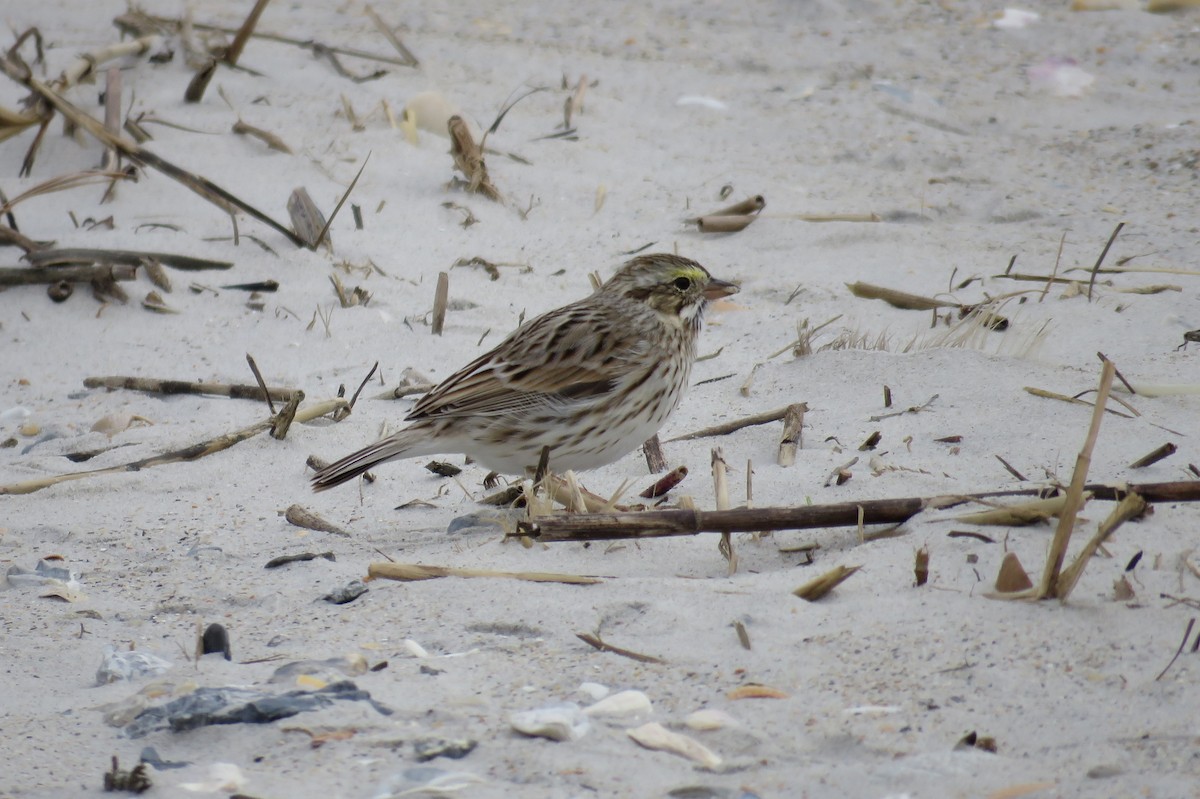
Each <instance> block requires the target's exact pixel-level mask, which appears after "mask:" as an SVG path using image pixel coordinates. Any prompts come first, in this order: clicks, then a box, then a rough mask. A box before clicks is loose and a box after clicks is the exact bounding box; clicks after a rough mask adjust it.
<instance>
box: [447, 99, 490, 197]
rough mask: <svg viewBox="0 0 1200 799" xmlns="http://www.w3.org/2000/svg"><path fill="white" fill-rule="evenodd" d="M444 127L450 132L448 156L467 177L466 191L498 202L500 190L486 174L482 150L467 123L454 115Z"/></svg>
mask: <svg viewBox="0 0 1200 799" xmlns="http://www.w3.org/2000/svg"><path fill="white" fill-rule="evenodd" d="M497 121H499V120H497ZM446 128H447V131H448V132H449V134H450V156H451V157H452V158H453V159H454V167H455V168H456V169H457V170H458V171H459V172H461V173H462V174H463V177H465V178H466V179H467V186H466V190H467V192H468V193H469V194H482V195H483V196H484V197H487V198H488V199H489V200H494V201H496V202H500V199H501V198H500V192H499V191H498V190H497V189H496V187H495V186H494V185H492V179H491V178H490V177H489V176H488V170H487V164H486V163H485V162H484V160H483V150H482V149H481V147H480V145H479V144H477V143H476V142H475V137H474V136H472V135H471V131H470V129H469V128H468V127H467V123H466V122H464V121H463V118H462V117H460V116H458V115H455V116H452V117H450V119H449V120H448V121H447V123H446Z"/></svg>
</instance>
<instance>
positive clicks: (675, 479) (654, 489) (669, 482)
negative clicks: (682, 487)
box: [638, 466, 688, 499]
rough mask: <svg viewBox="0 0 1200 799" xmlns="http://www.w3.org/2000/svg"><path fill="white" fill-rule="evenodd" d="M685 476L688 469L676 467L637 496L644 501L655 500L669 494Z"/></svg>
mask: <svg viewBox="0 0 1200 799" xmlns="http://www.w3.org/2000/svg"><path fill="white" fill-rule="evenodd" d="M687 475H688V468H687V467H686V466H677V467H676V468H674V469H672V470H671V471H669V472H667V473H666V474H665V475H663V477H661V478H660V479H658V480H656V481H655V483H654V485H652V486H650V487H649V488H647V489H646V490H645V491H643V492H642V493H640V494H638V496H640V497H645V498H646V499H657V498H658V497H661V496H664V495H666V494H668V493H670V492H671V491H672V490H673V489H674V488H675V486H677V485H679V484H680V483H682V482H683V478H685V477H687Z"/></svg>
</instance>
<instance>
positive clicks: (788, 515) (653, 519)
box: [513, 480, 1200, 542]
mask: <svg viewBox="0 0 1200 799" xmlns="http://www.w3.org/2000/svg"><path fill="white" fill-rule="evenodd" d="M1084 489H1085V490H1086V491H1088V492H1089V493H1091V494H1093V497H1094V499H1101V500H1121V499H1123V498H1124V497H1126V496H1127V495H1129V494H1130V493H1137V494H1139V495H1140V496H1141V497H1142V498H1143V499H1145V500H1146V501H1147V502H1200V480H1186V481H1182V482H1173V483H1132V484H1122V485H1106V484H1103V483H1094V484H1090V485H1086V486H1084ZM1037 494H1038V489H1016V490H1011V491H989V492H983V493H976V494H962V495H947V496H940V497H901V498H897V499H873V500H864V501H863V502H838V503H833V504H829V505H800V506H796V507H776V508H749V509H747V508H734V509H732V510H722V511H699V510H682V509H675V510H659V511H643V512H640V513H639V512H629V513H589V514H582V513H581V514H575V515H572V516H539V517H538V518H537V519H534V520H531V521H522V522H518V524H517V532H516V533H514V534H513V535H515V536H528V537H530V538H534V539H537V540H540V541H545V542H555V541H601V540H614V539H628V538H664V537H668V536H680V535H698V534H700V533H752V532H755V531H757V530H804V529H812V528H817V527H855V526H857V525H858V524H859V513H860V512H861V513H862V523H863V524H900V523H901V522H904V521H907V520H908V519H910V518H912V517H913V516H915V515H916V514H917V513H920V512H921V511H923V510H925V509H927V508H948V507H953V506H955V505H959V504H962V503H964V502H971V501H974V500H977V499H988V498H994V497H1016V496H1026V497H1027V496H1036V495H1037Z"/></svg>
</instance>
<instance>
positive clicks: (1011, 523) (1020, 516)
mask: <svg viewBox="0 0 1200 799" xmlns="http://www.w3.org/2000/svg"><path fill="white" fill-rule="evenodd" d="M1089 499H1091V494H1088V493H1086V492H1085V493H1084V495H1083V496H1082V498H1081V502H1082V503H1086V502H1087V500H1089ZM1066 501H1067V497H1066V495H1064V494H1060V495H1059V496H1056V497H1050V498H1048V499H1038V500H1034V501H1032V502H1023V503H1021V504H1019V505H1005V506H1003V507H997V508H992V509H990V510H985V511H979V512H977V513H968V514H965V515H963V516H956V517H955V519H954V520H955V521H958V522H966V523H967V524H980V525H1000V526H1004V527H1020V526H1022V525H1026V524H1036V523H1037V522H1044V521H1046V520H1047V519H1049V518H1051V517H1052V516H1059V515H1061V514H1062V512H1063V510H1064V508H1065V507H1066Z"/></svg>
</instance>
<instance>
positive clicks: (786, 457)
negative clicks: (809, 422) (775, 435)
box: [775, 402, 808, 468]
mask: <svg viewBox="0 0 1200 799" xmlns="http://www.w3.org/2000/svg"><path fill="white" fill-rule="evenodd" d="M807 410H808V403H807V402H797V403H793V404H791V405H789V406H787V408H786V409H785V411H784V414H783V434H782V435H781V436H780V438H779V454H778V455H777V456H776V459H775V462H776V463H778V464H779V465H780V466H783V467H785V468H786V467H788V466H792V465H794V464H795V463H796V451H797V450H799V449H800V448H801V447H803V446H804V412H805V411H807Z"/></svg>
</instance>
